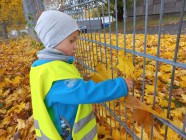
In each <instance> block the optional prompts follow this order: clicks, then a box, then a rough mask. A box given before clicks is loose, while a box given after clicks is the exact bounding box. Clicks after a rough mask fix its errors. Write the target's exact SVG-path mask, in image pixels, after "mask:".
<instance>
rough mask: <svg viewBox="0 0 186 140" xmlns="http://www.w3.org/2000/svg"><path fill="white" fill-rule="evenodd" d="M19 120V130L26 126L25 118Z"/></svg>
mask: <svg viewBox="0 0 186 140" xmlns="http://www.w3.org/2000/svg"><path fill="white" fill-rule="evenodd" d="M17 122H18V124H17V126H16V128H17V129H18V130H20V129H23V128H25V127H26V125H25V121H24V120H22V119H17Z"/></svg>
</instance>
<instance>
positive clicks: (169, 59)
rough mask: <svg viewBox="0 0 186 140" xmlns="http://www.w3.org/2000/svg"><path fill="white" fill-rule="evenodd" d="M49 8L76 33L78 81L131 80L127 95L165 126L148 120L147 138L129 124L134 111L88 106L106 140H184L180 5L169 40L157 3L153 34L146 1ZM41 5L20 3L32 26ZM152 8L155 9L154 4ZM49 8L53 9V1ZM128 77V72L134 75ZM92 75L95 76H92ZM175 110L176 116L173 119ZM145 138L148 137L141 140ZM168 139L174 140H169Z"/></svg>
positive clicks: (185, 72)
mask: <svg viewBox="0 0 186 140" xmlns="http://www.w3.org/2000/svg"><path fill="white" fill-rule="evenodd" d="M55 2H57V6H53V7H52V8H53V9H58V10H60V11H62V12H65V13H67V14H69V15H71V16H72V17H73V18H74V19H76V20H77V22H78V24H79V27H80V28H81V34H80V40H79V42H78V46H79V49H78V51H77V54H76V56H75V57H76V66H77V67H78V68H79V71H80V72H81V73H82V74H83V76H84V78H85V79H86V80H88V79H90V78H91V79H93V80H97V81H99V80H100V79H99V78H100V76H98V75H101V78H103V79H104V78H115V77H118V76H125V77H130V76H134V75H135V76H134V78H135V80H136V82H135V84H134V86H133V90H132V94H133V95H134V96H135V97H137V98H139V99H140V100H142V101H143V102H145V103H146V104H147V105H148V106H149V107H151V108H152V109H154V110H156V111H158V110H161V111H162V110H163V114H164V116H165V117H164V118H167V119H169V120H171V121H169V120H166V119H163V118H161V117H158V116H157V115H156V114H153V120H152V121H151V127H150V130H149V132H147V130H146V128H145V124H142V125H139V124H137V123H136V122H135V121H133V120H131V116H132V115H133V114H134V110H130V109H128V108H126V107H125V106H124V100H125V99H124V98H120V99H117V100H114V101H110V102H105V103H101V104H97V105H94V107H95V112H96V115H97V118H98V120H99V124H100V125H104V126H106V127H107V128H108V129H109V135H111V136H113V135H116V133H118V134H119V137H118V139H146V138H147V137H148V139H165V140H166V139H181V140H183V139H186V132H185V128H186V108H185V103H186V101H185V98H186V97H185V94H186V82H185V81H186V53H185V49H186V47H185V46H186V44H185V42H186V37H185V35H184V34H182V30H183V28H182V25H183V22H184V21H183V17H184V10H185V4H186V3H185V0H180V1H179V5H178V4H177V5H176V7H177V9H178V10H177V11H176V12H178V15H179V22H178V24H177V25H175V26H177V28H176V30H175V31H174V32H175V33H174V35H170V34H169V35H167V34H165V33H164V32H163V29H164V28H163V19H164V13H166V12H167V11H168V10H167V9H166V7H167V5H166V4H167V1H165V0H161V1H158V4H159V7H158V8H157V7H156V11H157V13H156V14H157V15H156V16H158V27H157V29H156V30H154V31H153V34H150V33H148V31H149V30H150V27H149V23H148V22H149V15H150V14H152V10H151V9H150V8H149V5H150V4H151V3H152V1H149V0H141V1H137V0H132V1H130V2H129V1H126V0H123V1H122V2H121V1H118V0H115V1H114V0H99V1H96V0H89V1H84V0H80V1H76V0H66V1H59V0H58V1H55ZM44 3H45V4H46V2H45V1H40V0H32V1H30V0H24V9H25V13H26V14H25V15H26V17H27V19H28V15H30V14H31V15H32V16H33V19H34V20H33V21H36V20H37V17H38V15H39V14H40V13H41V12H42V11H43V10H45V8H46V6H43V5H44ZM140 3H141V4H143V5H144V9H143V12H141V13H142V14H143V15H142V16H140V17H141V19H143V20H142V21H143V28H142V30H141V32H139V31H140V29H138V25H137V24H139V23H138V15H139V12H140V10H139V9H138V8H137V4H140ZM154 3H156V4H157V1H154ZM50 4H51V5H52V4H54V1H51V3H50ZM118 5H119V6H120V7H122V9H121V8H120V9H119V6H118ZM47 8H48V7H47ZM121 10H122V12H121ZM121 13H122V16H121V15H120V14H121ZM131 13H132V14H131ZM121 17H122V18H121ZM128 21H130V22H128ZM128 23H131V24H132V25H129V24H128ZM33 25H34V24H33ZM129 26H130V27H129ZM128 28H131V30H128ZM182 48H183V49H182ZM122 61H123V62H125V63H124V64H123V65H121V66H123V67H129V69H127V68H125V70H124V71H125V73H123V72H122V71H121V70H119V68H118V64H121V63H122ZM130 62H131V63H130ZM131 64H132V65H131ZM133 66H134V67H133ZM126 71H127V72H126ZM131 71H134V75H132V72H131ZM95 73H98V74H96V76H95ZM176 93H180V94H176ZM159 97H161V98H159ZM178 97H179V98H178ZM180 97H182V100H180ZM158 107H159V108H160V109H158ZM177 110H182V111H180V112H179V114H177V115H176V113H175V111H177ZM136 113H139V112H136ZM140 115H142V113H140ZM175 117H176V118H175ZM177 119H178V120H177ZM176 120H177V121H176ZM144 122H145V121H144ZM147 133H148V134H150V135H148V136H146V135H147ZM170 135H174V136H175V137H172V138H170ZM100 137H101V136H100Z"/></svg>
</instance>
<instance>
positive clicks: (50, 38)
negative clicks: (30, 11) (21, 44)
mask: <svg viewBox="0 0 186 140" xmlns="http://www.w3.org/2000/svg"><path fill="white" fill-rule="evenodd" d="M77 30H79V27H78V24H77V22H76V21H75V20H74V19H73V18H72V17H71V16H69V15H67V14H65V13H62V12H60V11H56V10H50V11H45V12H43V13H42V14H41V15H40V17H39V19H38V21H37V23H36V26H35V31H36V33H37V35H38V37H39V39H40V40H41V42H42V43H43V44H44V46H45V48H54V47H55V46H57V45H58V44H59V43H60V42H61V41H63V40H64V39H65V38H66V37H68V36H69V35H70V34H72V33H73V32H74V31H77Z"/></svg>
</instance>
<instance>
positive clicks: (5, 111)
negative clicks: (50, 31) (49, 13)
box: [0, 38, 40, 140]
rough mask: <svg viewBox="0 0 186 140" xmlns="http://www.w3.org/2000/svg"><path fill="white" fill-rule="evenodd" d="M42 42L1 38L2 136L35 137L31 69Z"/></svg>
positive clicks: (1, 137)
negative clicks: (3, 40)
mask: <svg viewBox="0 0 186 140" xmlns="http://www.w3.org/2000/svg"><path fill="white" fill-rule="evenodd" d="M39 46H40V45H39V44H37V43H36V42H35V41H32V39H30V38H24V39H18V40H10V41H8V42H0V140H5V139H6V140H9V139H12V140H13V139H15V140H17V139H22V140H26V139H29V140H31V139H35V132H34V125H33V116H32V107H31V97H30V87H29V70H30V66H31V63H32V62H33V61H34V60H35V53H36V51H37V50H38V49H39V48H38V47H39Z"/></svg>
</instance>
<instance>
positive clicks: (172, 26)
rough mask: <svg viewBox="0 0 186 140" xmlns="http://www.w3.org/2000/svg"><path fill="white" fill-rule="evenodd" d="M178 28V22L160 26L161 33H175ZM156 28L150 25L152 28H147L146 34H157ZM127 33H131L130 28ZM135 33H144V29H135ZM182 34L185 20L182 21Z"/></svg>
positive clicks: (185, 30)
mask: <svg viewBox="0 0 186 140" xmlns="http://www.w3.org/2000/svg"><path fill="white" fill-rule="evenodd" d="M178 28H179V23H173V24H168V25H164V26H162V32H161V34H177V33H178ZM158 30H159V26H157V27H152V28H148V31H147V32H148V34H158ZM127 33H133V31H132V30H130V31H128V32H127ZM136 33H137V34H139V33H142V34H144V33H145V29H137V30H136ZM181 33H182V34H186V20H185V21H183V25H182V31H181Z"/></svg>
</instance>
